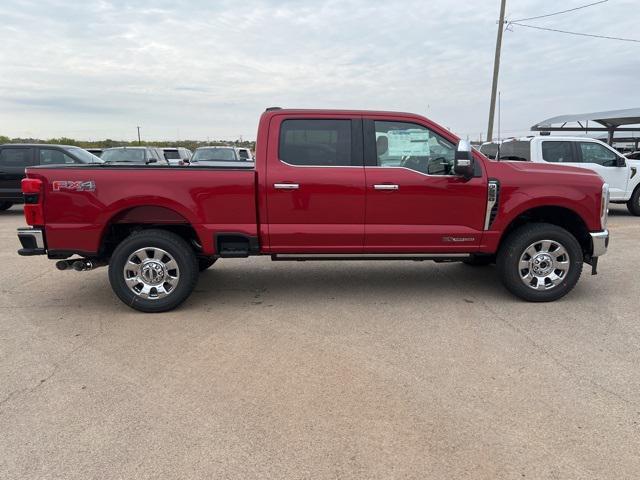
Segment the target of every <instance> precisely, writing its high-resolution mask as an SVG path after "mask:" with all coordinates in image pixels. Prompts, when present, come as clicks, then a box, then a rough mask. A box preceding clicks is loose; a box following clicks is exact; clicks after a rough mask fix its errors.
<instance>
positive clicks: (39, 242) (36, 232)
mask: <svg viewBox="0 0 640 480" xmlns="http://www.w3.org/2000/svg"><path fill="white" fill-rule="evenodd" d="M18 237H33V238H35V240H36V247H37V248H41V249H43V250H44V234H43V232H42V230H41V229H39V228H19V229H18Z"/></svg>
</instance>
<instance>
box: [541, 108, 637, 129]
mask: <svg viewBox="0 0 640 480" xmlns="http://www.w3.org/2000/svg"><path fill="white" fill-rule="evenodd" d="M587 121H591V122H596V123H599V124H600V125H602V126H603V127H606V128H618V127H620V126H622V125H635V124H640V107H638V108H627V109H624V110H609V111H606V112H592V113H579V114H571V115H559V116H557V117H551V118H547V119H546V120H543V121H541V122H538V123H536V124H535V125H534V126H533V127H531V130H545V129H546V128H551V127H553V126H554V125H557V124H562V125H561V127H562V126H564V124H566V123H571V122H587ZM585 127H586V125H584V126H583V127H582V129H584V128H585Z"/></svg>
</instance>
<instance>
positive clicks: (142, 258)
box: [18, 108, 609, 312]
mask: <svg viewBox="0 0 640 480" xmlns="http://www.w3.org/2000/svg"><path fill="white" fill-rule="evenodd" d="M23 193H24V197H25V203H26V205H25V217H26V220H27V223H28V224H29V225H31V227H30V228H21V229H19V231H18V236H19V239H20V241H21V243H22V247H23V248H22V249H21V250H20V251H19V253H20V254H21V255H37V254H46V255H48V257H49V258H51V259H56V260H58V262H57V266H58V268H60V269H65V268H73V269H76V270H87V269H91V268H94V267H98V266H102V265H108V266H109V280H110V282H111V286H112V288H113V290H114V292H115V293H116V295H117V296H118V297H119V298H120V299H121V300H122V301H123V302H124V303H126V304H127V305H129V306H131V307H133V308H136V309H138V310H142V311H145V312H160V311H166V310H170V309H172V308H174V307H176V306H177V305H179V304H180V303H181V302H183V301H184V300H185V299H186V298H187V297H188V296H189V294H190V293H191V291H192V290H193V288H194V286H195V284H196V281H197V279H198V272H199V271H201V270H204V269H206V268H208V267H210V266H211V265H213V263H214V262H215V261H216V260H217V259H218V258H227V257H229V258H239V257H248V256H250V255H270V256H271V258H272V259H273V260H297V261H301V260H317V259H322V260H328V259H330V260H339V259H340V260H342V259H357V260H363V259H375V260H381V259H384V260H393V259H410V260H435V261H438V262H450V261H463V262H465V263H468V264H471V265H486V264H490V263H496V264H497V269H498V272H499V274H500V277H501V279H502V281H503V283H504V285H505V286H506V287H507V289H509V290H510V291H511V292H512V293H514V294H515V295H517V296H518V297H521V298H523V299H525V300H528V301H539V302H541V301H551V300H555V299H558V298H560V297H562V296H564V295H565V294H566V293H568V292H569V291H570V290H571V289H572V288H573V287H574V286H575V284H576V282H577V281H578V278H579V277H580V274H581V272H582V266H583V263H584V262H586V263H588V264H590V265H591V266H592V273H596V265H597V260H598V257H600V256H601V255H603V254H604V253H605V252H606V249H607V246H608V241H609V233H608V231H607V229H606V222H607V204H608V187H607V185H606V184H604V183H603V181H602V179H601V178H600V177H599V176H598V175H596V174H594V173H593V172H590V171H588V170H583V169H579V168H571V167H563V166H557V165H552V164H534V163H524V162H504V161H503V162H497V161H493V160H489V159H488V158H486V157H484V156H483V155H482V154H480V153H479V152H477V151H475V150H472V149H471V147H470V145H469V144H468V142H466V141H463V140H460V139H458V138H457V137H456V136H455V135H453V134H452V133H451V132H449V131H447V130H446V129H444V128H442V127H440V126H439V125H437V124H435V123H433V122H431V121H430V120H427V119H426V118H424V117H421V116H419V115H413V114H408V113H391V112H369V111H339V110H283V109H279V108H273V109H268V110H267V111H266V112H264V113H263V115H262V116H261V118H260V124H259V128H258V137H257V148H256V161H255V168H242V166H240V165H239V166H238V167H231V168H216V167H194V166H188V167H186V166H185V167H165V166H156V165H148V166H127V165H108V164H97V165H64V166H59V165H56V166H51V167H34V168H28V169H27V178H26V179H25V180H23ZM74 255H78V256H80V257H81V258H76V257H74V258H71V257H72V256H74Z"/></svg>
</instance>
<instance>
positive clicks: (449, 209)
mask: <svg viewBox="0 0 640 480" xmlns="http://www.w3.org/2000/svg"><path fill="white" fill-rule="evenodd" d="M364 129H365V148H364V151H365V175H366V188H367V209H366V217H365V232H366V233H365V251H366V252H369V253H375V252H378V253H380V252H387V253H393V252H398V253H399V252H405V253H408V252H413V253H445V254H446V253H460V252H469V251H473V250H474V249H475V248H476V247H478V246H479V245H480V240H481V237H482V232H483V228H484V220H485V214H486V206H487V180H486V178H484V175H483V174H480V175H478V176H477V177H474V178H471V179H468V180H467V179H464V178H461V177H458V176H456V175H454V174H453V162H454V156H455V149H456V145H455V144H454V143H453V142H452V141H450V140H447V139H446V138H445V137H444V135H440V134H438V133H436V132H435V131H433V130H431V129H429V128H427V127H426V126H423V125H420V124H417V123H412V122H400V121H392V122H390V121H379V120H373V119H372V120H365V121H364Z"/></svg>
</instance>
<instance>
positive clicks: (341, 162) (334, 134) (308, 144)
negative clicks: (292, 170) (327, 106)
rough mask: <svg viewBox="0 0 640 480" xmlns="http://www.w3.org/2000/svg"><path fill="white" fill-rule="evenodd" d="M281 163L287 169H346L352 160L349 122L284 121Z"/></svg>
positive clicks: (281, 131) (281, 129)
mask: <svg viewBox="0 0 640 480" xmlns="http://www.w3.org/2000/svg"><path fill="white" fill-rule="evenodd" d="M280 160H282V161H283V162H286V163H288V164H290V165H297V166H320V167H346V166H351V165H353V162H352V156H351V120H285V121H283V122H282V125H281V126H280Z"/></svg>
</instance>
